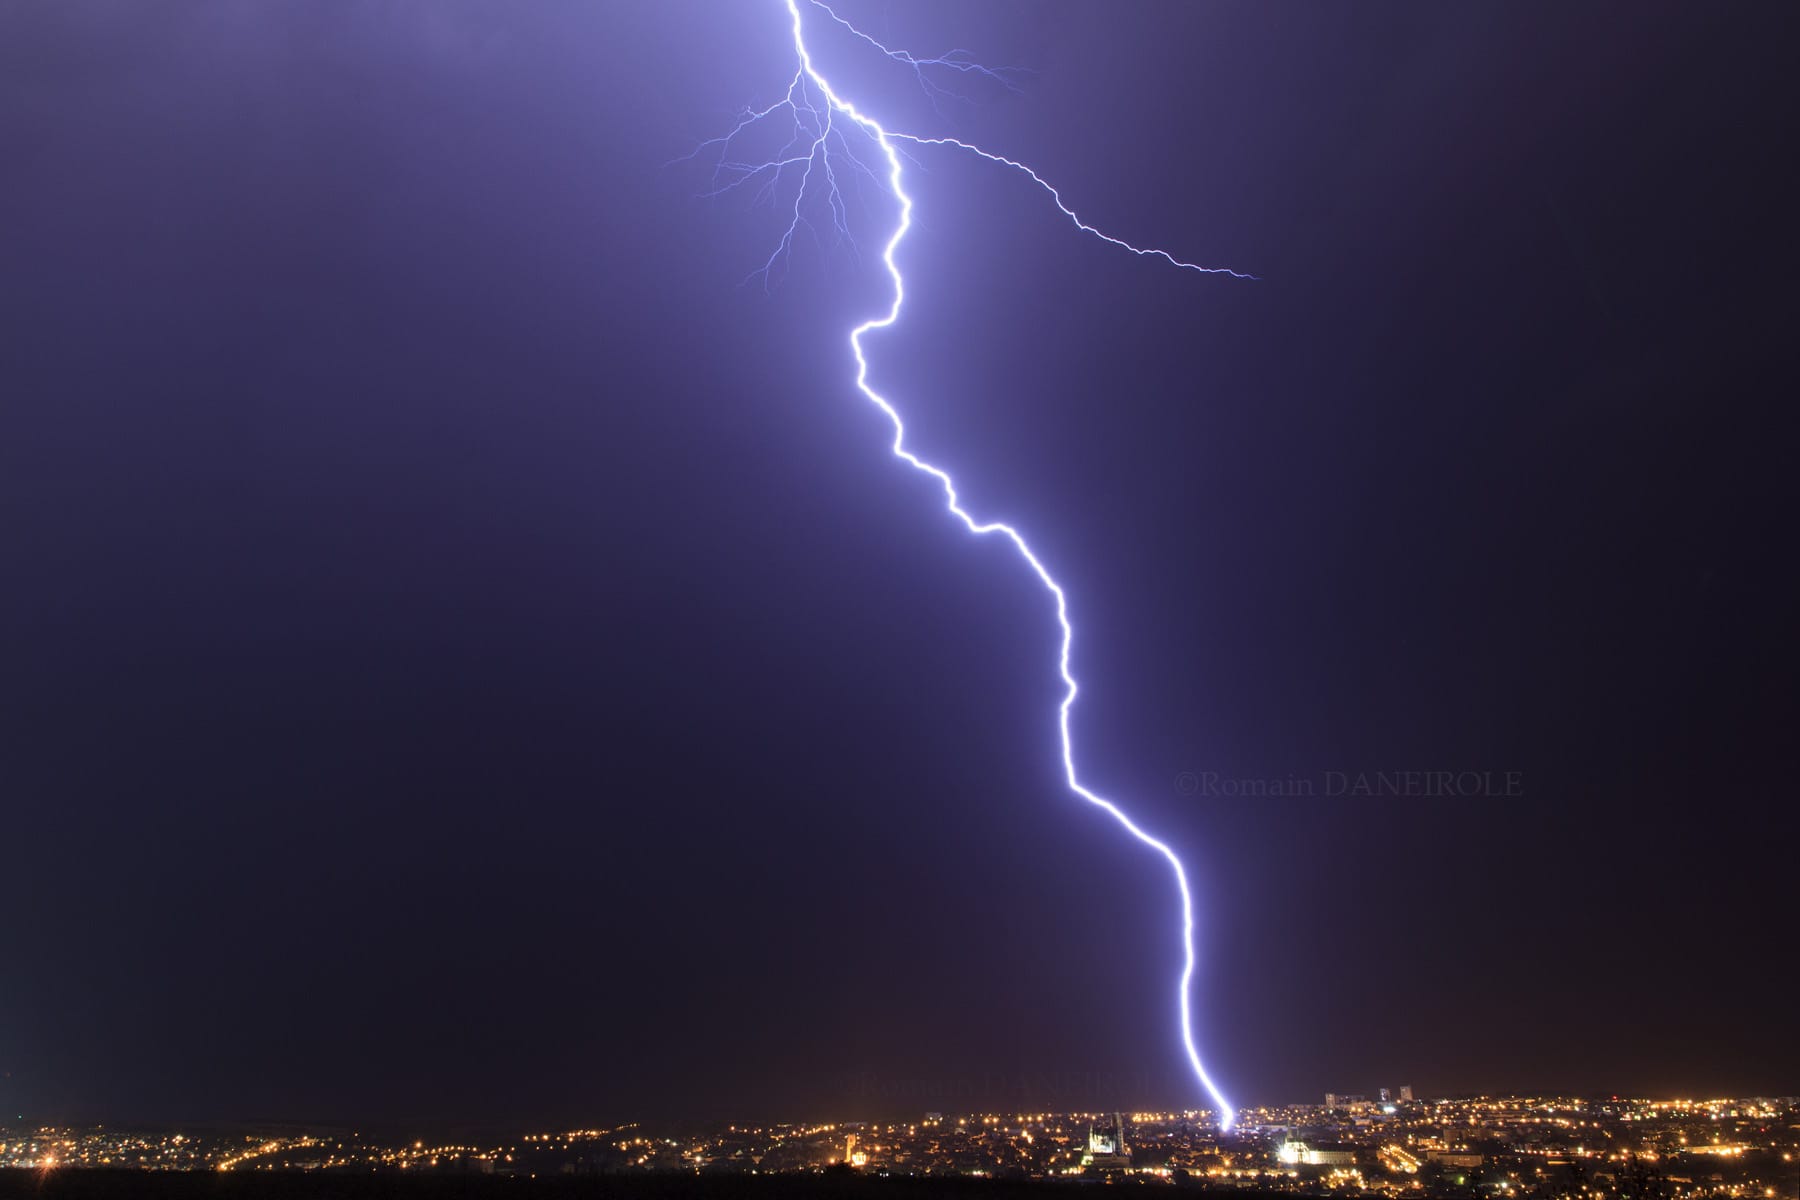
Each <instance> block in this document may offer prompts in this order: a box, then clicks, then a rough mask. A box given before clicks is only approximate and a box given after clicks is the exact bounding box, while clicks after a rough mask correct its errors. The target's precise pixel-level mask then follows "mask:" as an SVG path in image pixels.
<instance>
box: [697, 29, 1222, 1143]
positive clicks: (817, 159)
mask: <svg viewBox="0 0 1800 1200" xmlns="http://www.w3.org/2000/svg"><path fill="white" fill-rule="evenodd" d="M783 3H784V4H785V5H786V7H787V13H788V18H789V20H790V22H791V25H792V30H793V41H794V53H795V56H796V59H797V65H796V67H795V71H794V76H793V79H792V80H791V81H790V82H789V83H788V86H787V91H786V93H785V94H784V95H783V96H782V98H781V99H779V100H777V101H776V102H775V103H773V104H771V105H769V106H768V107H766V108H762V109H754V110H748V111H745V112H744V113H742V114H741V115H740V116H739V118H738V121H737V124H736V125H735V126H734V127H733V128H732V129H731V130H730V131H729V132H728V133H726V134H725V135H724V136H722V137H718V138H714V139H712V140H711V141H708V142H705V143H703V144H702V146H701V147H700V149H699V150H696V152H695V153H696V154H699V153H701V152H702V151H704V150H707V149H711V150H713V151H715V152H716V154H717V156H718V157H717V161H716V163H715V165H714V171H713V177H712V178H713V185H712V189H711V193H710V194H715V195H716V194H719V193H723V192H727V191H732V190H735V189H738V188H742V187H745V186H749V185H754V187H755V190H756V194H757V196H758V197H759V198H760V199H762V200H766V201H767V202H769V203H771V204H776V203H782V200H781V193H782V188H783V183H784V180H786V179H788V178H789V177H790V176H792V175H794V174H798V176H799V180H798V184H797V185H796V186H795V187H794V190H793V202H792V207H791V210H790V211H789V215H788V223H787V227H786V229H785V230H784V232H783V233H782V235H781V238H780V240H779V241H778V242H777V244H776V246H775V249H774V251H773V252H772V253H771V254H770V255H769V257H768V258H767V259H766V260H765V261H764V262H763V264H762V266H761V267H759V268H758V269H757V271H756V272H755V273H754V274H753V276H752V277H753V278H757V277H760V278H761V279H762V281H763V283H764V285H765V286H767V284H768V282H769V280H770V277H771V275H772V274H773V273H774V272H775V271H776V269H777V268H778V267H782V266H784V265H785V263H786V262H787V259H788V257H789V255H790V254H791V252H792V250H793V244H794V240H795V238H796V237H797V236H798V235H799V234H800V232H801V231H802V230H803V229H808V228H810V227H811V221H810V219H809V218H808V216H807V210H806V203H807V201H808V200H809V199H813V198H816V197H818V196H820V194H821V193H822V195H823V203H824V205H825V208H826V210H827V211H828V212H829V213H830V215H831V221H832V225H833V227H834V229H835V231H836V232H837V233H838V234H839V235H841V236H843V237H845V238H847V237H848V235H849V217H848V211H849V209H848V202H847V200H846V197H845V191H844V189H845V186H846V183H847V182H855V183H860V182H861V181H868V182H872V183H874V184H875V185H876V186H878V187H880V188H882V189H883V190H884V191H885V192H886V193H887V194H888V195H889V196H890V197H892V199H893V200H894V202H895V203H896V204H897V205H898V216H897V219H896V220H895V223H894V226H893V229H892V231H891V232H890V233H889V235H888V238H887V241H886V243H885V245H884V247H883V249H882V253H881V261H882V265H883V267H884V268H885V269H886V271H887V274H888V277H889V279H890V280H892V282H893V299H892V301H891V302H890V304H889V305H888V308H887V311H886V312H884V313H882V314H881V315H879V316H875V317H871V318H869V319H868V320H866V321H864V322H863V323H862V324H860V325H857V326H856V327H855V328H853V329H852V330H851V331H850V350H851V353H852V355H853V356H854V357H855V359H856V387H857V390H858V391H860V392H861V393H862V394H863V396H864V397H865V398H867V399H868V401H869V402H870V403H871V404H873V405H874V406H875V407H876V408H878V409H880V410H881V412H882V414H883V415H884V416H886V417H887V419H888V420H889V421H890V422H891V423H892V424H893V427H894V440H893V443H892V446H891V449H892V451H893V454H894V457H896V458H898V459H900V460H901V461H902V462H904V463H906V464H907V465H908V466H910V467H912V468H913V469H914V470H916V471H920V472H922V473H924V474H926V475H929V476H931V477H932V478H933V479H935V480H937V482H938V483H939V484H940V485H941V486H942V487H943V489H944V501H945V505H946V507H947V508H948V509H949V510H950V512H951V514H952V515H954V516H955V517H956V518H957V519H958V520H959V521H961V522H962V523H963V525H964V526H966V527H967V528H968V530H969V532H971V533H977V534H998V535H999V536H1000V537H1002V538H1004V539H1005V540H1006V541H1008V542H1010V543H1011V544H1012V547H1013V549H1014V550H1016V551H1017V552H1018V554H1019V557H1020V558H1021V559H1023V560H1024V561H1025V564H1026V565H1027V566H1029V567H1030V568H1031V570H1032V572H1033V573H1034V574H1035V575H1036V576H1037V578H1038V582H1040V583H1041V584H1043V586H1044V590H1045V591H1046V592H1048V593H1049V594H1050V596H1051V598H1052V599H1053V600H1054V601H1055V602H1056V619H1057V623H1058V624H1059V625H1060V626H1061V628H1062V644H1061V647H1060V651H1059V658H1058V670H1059V672H1060V673H1061V675H1062V680H1063V684H1064V686H1065V688H1066V689H1067V690H1066V691H1065V692H1064V694H1063V700H1062V705H1061V706H1060V708H1059V709H1058V712H1057V725H1058V731H1059V733H1060V735H1061V740H1062V747H1061V748H1062V764H1063V773H1064V775H1065V776H1066V777H1067V779H1068V784H1069V790H1070V791H1072V792H1074V793H1075V794H1076V795H1078V796H1080V797H1081V798H1082V799H1083V800H1086V801H1088V802H1089V803H1090V804H1093V805H1095V806H1097V807H1099V808H1101V809H1104V810H1105V811H1106V812H1107V813H1108V814H1109V815H1110V816H1111V817H1112V818H1113V819H1114V820H1116V821H1117V822H1118V823H1119V824H1120V825H1121V826H1123V827H1124V828H1125V830H1126V832H1128V833H1130V834H1131V836H1132V837H1134V838H1136V839H1137V840H1138V841H1140V842H1142V843H1143V844H1144V845H1146V846H1148V847H1149V848H1150V849H1152V850H1154V851H1156V852H1157V853H1158V854H1160V855H1161V856H1162V857H1163V859H1164V860H1165V861H1166V862H1167V863H1168V864H1169V867H1170V869H1171V870H1172V871H1173V872H1174V874H1175V883H1176V886H1177V887H1178V888H1179V890H1180V892H1181V914H1182V935H1181V936H1182V950H1183V955H1184V957H1183V962H1182V968H1181V978H1180V982H1179V984H1178V985H1177V997H1178V1007H1179V1011H1180V1021H1181V1040H1182V1044H1183V1046H1184V1047H1185V1048H1186V1051H1187V1059H1188V1063H1189V1064H1190V1065H1191V1066H1192V1067H1193V1071H1194V1074H1195V1076H1196V1077H1197V1078H1198V1079H1199V1081H1200V1084H1201V1086H1202V1087H1203V1088H1204V1089H1205V1091H1206V1094H1207V1095H1208V1096H1209V1097H1211V1099H1212V1101H1213V1103H1214V1104H1215V1105H1216V1106H1217V1110H1218V1113H1219V1124H1220V1127H1221V1128H1227V1127H1229V1126H1230V1125H1231V1123H1232V1121H1233V1119H1234V1118H1235V1116H1236V1112H1235V1110H1234V1109H1233V1108H1232V1106H1231V1104H1230V1103H1229V1102H1228V1101H1227V1100H1226V1099H1225V1096H1224V1094H1223V1093H1222V1092H1220V1090H1219V1088H1218V1087H1217V1085H1215V1084H1214V1083H1213V1081H1212V1077H1211V1076H1210V1075H1208V1074H1207V1071H1206V1067H1205V1066H1204V1065H1203V1064H1202V1063H1201V1061H1200V1051H1199V1048H1198V1047H1197V1046H1196V1044H1195V1042H1194V1032H1193V1019H1192V1008H1191V1003H1190V999H1189V993H1190V991H1191V990H1192V985H1193V979H1194V971H1195V966H1196V955H1195V952H1194V897H1193V892H1192V890H1191V889H1190V888H1189V886H1188V879H1187V871H1186V870H1185V869H1184V868H1183V867H1182V864H1181V859H1180V857H1179V856H1177V855H1176V853H1175V851H1174V850H1172V849H1170V848H1169V846H1168V845H1167V844H1166V843H1164V842H1161V841H1159V840H1157V839H1156V838H1154V837H1152V836H1150V835H1149V834H1148V833H1146V832H1144V830H1143V829H1141V828H1139V827H1138V825H1137V823H1136V822H1134V821H1133V820H1132V819H1131V818H1130V817H1128V816H1127V815H1126V814H1125V812H1124V811H1123V810H1122V809H1120V808H1119V807H1118V805H1116V804H1114V803H1113V802H1112V801H1110V800H1108V799H1106V798H1105V797H1103V796H1100V795H1098V794H1096V793H1095V792H1093V791H1091V790H1089V789H1088V788H1087V787H1086V786H1085V785H1083V784H1082V782H1081V779H1080V777H1079V776H1078V774H1077V772H1076V770H1075V751H1074V742H1073V739H1072V738H1071V736H1070V732H1069V717H1070V713H1071V711H1072V710H1073V708H1074V706H1075V698H1076V696H1077V695H1078V694H1079V692H1080V688H1079V686H1078V685H1077V684H1076V682H1075V676H1074V674H1073V673H1072V672H1071V670H1070V665H1069V663H1070V657H1071V655H1072V653H1073V649H1074V641H1075V627H1074V626H1073V625H1072V624H1071V623H1070V620H1069V605H1068V597H1067V595H1066V594H1065V593H1064V591H1063V587H1062V585H1061V584H1060V583H1058V582H1057V581H1056V579H1055V578H1054V577H1053V576H1052V575H1051V574H1050V572H1049V571H1048V570H1047V569H1046V568H1045V567H1044V564H1043V562H1042V561H1041V560H1040V559H1039V558H1038V556H1037V555H1036V554H1035V553H1034V552H1033V551H1032V549H1031V547H1030V546H1029V545H1028V544H1026V541H1025V538H1024V537H1023V536H1022V535H1021V534H1020V533H1019V531H1018V530H1016V529H1014V528H1013V527H1012V526H1010V525H1006V524H1003V523H1001V522H998V521H982V520H979V519H977V518H976V517H974V516H971V515H970V514H969V512H968V511H967V510H965V509H964V508H963V507H962V503H961V501H960V499H959V498H958V496H957V492H956V484H955V482H954V481H953V480H952V479H951V478H950V476H949V474H948V473H946V472H945V471H943V470H942V469H941V468H939V467H935V466H933V465H932V464H931V463H929V462H926V461H925V460H924V459H921V458H919V457H918V456H917V455H915V454H913V453H912V451H910V450H908V449H907V448H906V426H905V424H904V423H903V422H902V421H901V419H900V414H899V412H898V411H897V410H896V409H895V408H894V406H893V405H892V404H891V403H889V402H888V400H887V398H886V397H884V396H883V395H882V394H881V393H880V392H877V391H876V390H875V388H874V387H873V386H872V385H871V384H870V383H869V359H868V356H867V354H866V353H865V352H864V349H863V340H864V338H866V337H867V336H868V335H869V334H871V333H874V332H875V331H877V330H882V329H886V328H888V327H889V326H891V325H893V324H894V323H895V322H896V321H898V320H899V319H900V310H901V308H902V306H903V305H904V304H905V302H906V281H905V278H904V277H903V276H902V275H901V273H900V267H899V265H898V263H897V262H896V261H895V255H896V253H897V252H898V250H899V248H900V244H901V243H902V242H903V241H905V239H906V235H907V232H908V231H909V230H910V229H911V228H912V223H913V199H912V196H911V195H910V194H908V192H907V191H906V187H905V163H906V161H907V160H906V156H905V155H903V154H902V153H901V150H900V146H901V145H909V146H916V147H943V148H948V149H952V150H956V151H961V152H964V153H967V154H972V155H974V156H976V157H978V158H981V159H984V160H986V161H987V162H990V163H994V164H996V165H998V166H1003V167H1006V168H1008V169H1010V170H1013V171H1016V172H1019V173H1021V174H1023V175H1024V176H1026V177H1027V178H1029V179H1030V180H1031V182H1032V183H1034V184H1035V185H1037V187H1038V188H1040V189H1041V190H1042V191H1043V192H1044V193H1045V194H1046V195H1047V196H1049V198H1050V201H1051V203H1053V204H1054V205H1055V206H1056V208H1057V210H1058V211H1060V212H1061V213H1062V214H1063V216H1065V217H1067V218H1068V220H1069V221H1070V222H1071V223H1072V224H1073V225H1074V226H1075V227H1076V228H1077V229H1079V230H1081V231H1082V232H1083V233H1086V234H1089V235H1091V236H1093V237H1096V238H1099V239H1100V240H1101V241H1103V242H1107V243H1109V244H1110V245H1113V246H1117V247H1119V248H1120V249H1122V250H1127V251H1129V252H1131V253H1132V254H1135V255H1139V256H1141V257H1146V258H1157V259H1161V260H1163V261H1164V262H1167V263H1168V264H1169V265H1171V266H1174V267H1178V268H1180V269H1182V270H1185V271H1194V272H1198V273H1200V274H1207V275H1229V276H1232V277H1233V278H1237V279H1252V278H1255V277H1254V276H1251V275H1245V274H1243V273H1241V272H1238V271H1233V270H1229V269H1227V268H1224V267H1205V266H1201V265H1199V264H1197V263H1192V262H1187V261H1185V260H1183V259H1180V258H1177V257H1175V256H1174V255H1173V254H1170V253H1169V252H1168V251H1166V250H1160V249H1157V248H1155V247H1145V246H1136V245H1133V244H1132V243H1130V242H1127V241H1125V240H1124V239H1122V238H1118V237H1114V236H1113V235H1111V234H1108V233H1104V232H1102V231H1101V230H1099V229H1097V228H1095V227H1094V226H1092V225H1090V224H1088V223H1087V222H1086V221H1084V220H1082V219H1081V217H1080V216H1078V215H1077V214H1076V212H1075V210H1074V209H1072V208H1070V207H1069V206H1068V204H1067V203H1065V202H1064V200H1063V197H1062V194H1061V193H1060V192H1059V191H1058V190H1057V189H1056V188H1055V187H1053V186H1051V185H1050V184H1049V183H1048V182H1047V181H1046V180H1044V179H1043V177H1042V176H1040V175H1039V174H1038V173H1037V172H1036V171H1034V170H1032V169H1031V168H1030V167H1029V166H1026V165H1025V164H1024V163H1022V162H1018V161H1016V160H1014V159H1011V158H1008V157H1006V156H1005V155H1001V154H995V153H992V152H990V151H987V150H984V149H982V148H981V147H979V146H976V145H974V144H972V143H970V142H965V141H962V140H960V139H958V138H952V137H921V136H918V135H915V134H910V133H904V132H901V131H900V130H896V129H889V128H888V127H886V126H885V125H883V124H882V123H880V122H879V121H877V120H876V119H875V118H874V117H872V116H870V115H869V114H868V113H866V112H864V111H862V110H861V109H860V108H858V107H857V106H856V104H855V103H854V102H853V101H851V100H850V99H848V98H847V97H845V96H844V95H843V93H841V92H839V91H838V90H837V89H836V88H835V87H833V86H832V84H831V82H830V81H829V80H828V79H827V78H826V76H825V74H824V73H823V72H822V71H821V69H820V67H819V65H818V63H817V62H816V61H815V59H814V58H813V54H812V50H811V48H810V47H809V45H808V43H807V38H806V14H807V13H814V14H817V15H819V16H822V17H823V18H825V19H826V20H829V21H831V22H833V23H835V24H836V25H838V26H840V27H842V28H843V29H844V30H846V31H848V33H849V34H851V35H853V36H854V37H855V38H856V39H858V40H859V41H860V42H861V43H862V44H864V45H866V46H868V47H870V48H872V49H873V50H875V51H876V52H878V53H880V54H881V55H883V56H885V57H886V58H888V59H890V60H892V61H894V62H898V63H901V64H903V65H905V66H907V67H909V68H910V69H911V70H912V71H913V73H914V74H915V76H916V77H917V78H918V81H919V84H920V86H921V88H923V89H924V91H925V92H926V94H927V96H928V97H930V99H931V101H932V103H933V105H934V106H935V105H936V104H937V103H938V101H939V99H940V98H942V97H944V96H946V95H949V94H950V93H949V92H948V91H947V90H946V89H944V88H943V87H942V86H941V85H939V84H937V83H935V82H934V81H933V79H932V72H933V71H951V72H956V73H960V74H962V75H965V76H971V75H978V76H981V77H985V78H987V79H990V80H993V81H996V82H999V83H1002V84H1005V85H1006V86H1009V87H1010V86H1012V84H1011V81H1010V79H1009V78H1008V76H1007V74H1006V73H1005V72H1001V71H995V70H991V69H989V68H986V67H982V66H980V65H978V64H977V63H975V62H974V61H973V59H971V58H970V57H969V56H968V55H967V54H965V53H964V52H962V51H960V50H958V51H951V52H950V53H948V54H945V55H940V56H938V57H935V58H916V57H914V56H913V55H910V54H907V53H905V52H903V51H898V50H893V49H890V48H889V47H887V46H886V45H884V44H883V43H881V42H880V41H878V40H877V39H875V38H873V37H870V36H869V35H868V34H866V33H864V32H863V31H862V30H860V29H858V28H857V27H856V26H854V25H853V24H851V23H850V22H849V21H847V20H845V19H844V18H843V17H841V16H839V15H838V14H837V13H836V12H835V11H833V10H832V9H831V8H830V7H829V6H828V5H826V4H825V3H823V0H783ZM782 122H785V123H786V124H785V126H782V125H781V124H780V123H782ZM770 123H776V127H777V128H783V127H785V129H786V130H787V135H786V137H787V140H786V142H785V144H783V145H781V146H780V147H779V148H778V149H777V150H776V151H775V152H774V153H773V154H771V155H767V156H764V157H761V158H755V159H743V158H739V157H737V152H736V151H735V150H734V147H735V146H736V145H737V143H738V141H739V139H740V138H742V137H743V136H744V135H746V134H747V133H749V132H750V131H751V130H753V129H760V128H762V127H764V126H765V125H768V124H770ZM690 157H692V156H690ZM871 159H873V162H871V161H870V160H871Z"/></svg>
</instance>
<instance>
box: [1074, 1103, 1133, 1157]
mask: <svg viewBox="0 0 1800 1200" xmlns="http://www.w3.org/2000/svg"><path fill="white" fill-rule="evenodd" d="M1081 1166H1082V1169H1084V1170H1088V1171H1096V1172H1098V1171H1126V1170H1129V1169H1130V1168H1131V1148H1130V1147H1129V1146H1127V1145H1126V1144H1125V1118H1124V1117H1123V1116H1122V1115H1121V1114H1119V1113H1114V1114H1113V1118H1112V1124H1111V1125H1110V1126H1108V1125H1098V1126H1096V1125H1089V1126H1088V1136H1087V1151H1086V1153H1084V1154H1083V1155H1082V1156H1081Z"/></svg>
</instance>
